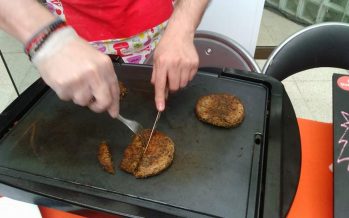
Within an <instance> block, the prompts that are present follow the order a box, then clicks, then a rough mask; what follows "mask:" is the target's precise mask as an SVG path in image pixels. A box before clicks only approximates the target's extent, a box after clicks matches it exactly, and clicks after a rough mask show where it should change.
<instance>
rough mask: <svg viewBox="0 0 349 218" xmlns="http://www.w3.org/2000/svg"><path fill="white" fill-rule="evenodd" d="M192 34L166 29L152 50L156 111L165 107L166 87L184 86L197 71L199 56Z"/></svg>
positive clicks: (170, 89) (172, 88)
mask: <svg viewBox="0 0 349 218" xmlns="http://www.w3.org/2000/svg"><path fill="white" fill-rule="evenodd" d="M193 40H194V36H193V35H186V34H184V33H178V32H175V31H173V32H169V31H166V32H165V34H164V35H163V37H162V39H161V40H160V42H159V44H158V46H157V47H156V49H155V51H154V60H153V73H152V78H151V82H152V84H154V86H155V104H156V107H157V109H158V111H163V110H164V109H165V98H166V97H167V96H166V89H167V88H168V89H169V91H171V92H174V91H177V90H178V89H180V88H184V87H185V86H186V85H187V84H188V82H189V81H191V80H192V79H193V77H194V76H195V74H196V73H197V69H198V66H199V56H198V53H197V51H196V49H195V46H194V43H193Z"/></svg>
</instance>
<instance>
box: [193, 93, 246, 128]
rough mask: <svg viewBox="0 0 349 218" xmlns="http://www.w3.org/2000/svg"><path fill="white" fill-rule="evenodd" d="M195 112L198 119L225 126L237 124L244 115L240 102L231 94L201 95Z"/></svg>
mask: <svg viewBox="0 0 349 218" xmlns="http://www.w3.org/2000/svg"><path fill="white" fill-rule="evenodd" d="M195 112H196V115H197V117H198V118H199V120H201V121H203V122H206V123H209V124H212V125H215V126H220V127H225V128H230V127H235V126H238V125H239V124H240V123H241V122H242V121H243V119H244V116H245V112H244V106H243V104H242V102H241V101H240V100H239V99H238V98H237V97H236V96H234V95H231V94H212V95H206V96H202V97H201V98H200V99H199V100H198V102H197V103H196V107H195Z"/></svg>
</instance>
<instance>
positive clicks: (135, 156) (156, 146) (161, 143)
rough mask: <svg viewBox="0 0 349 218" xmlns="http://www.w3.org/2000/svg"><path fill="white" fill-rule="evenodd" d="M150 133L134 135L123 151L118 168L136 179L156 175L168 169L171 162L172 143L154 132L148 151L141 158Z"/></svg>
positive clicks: (162, 135)
mask: <svg viewBox="0 0 349 218" xmlns="http://www.w3.org/2000/svg"><path fill="white" fill-rule="evenodd" d="M150 132H151V130H150V129H145V130H143V131H142V132H141V133H140V134H138V135H136V136H135V137H134V138H133V140H132V142H131V144H130V145H128V146H127V148H126V149H125V151H124V157H123V159H122V161H121V165H120V167H121V169H122V170H124V171H126V172H128V173H131V174H133V175H134V176H135V177H136V178H146V177H149V176H154V175H157V174H159V173H161V172H162V171H163V170H165V169H166V168H167V167H169V166H170V164H171V163H172V160H173V155H174V143H173V141H172V140H171V139H170V138H169V137H168V136H166V135H165V134H163V133H161V132H159V131H154V133H153V136H152V137H151V140H150V143H149V146H148V149H147V151H146V152H145V154H144V156H143V158H142V153H143V149H144V148H145V146H146V144H147V140H148V138H149V135H150ZM141 158H142V159H141ZM140 159H141V160H140Z"/></svg>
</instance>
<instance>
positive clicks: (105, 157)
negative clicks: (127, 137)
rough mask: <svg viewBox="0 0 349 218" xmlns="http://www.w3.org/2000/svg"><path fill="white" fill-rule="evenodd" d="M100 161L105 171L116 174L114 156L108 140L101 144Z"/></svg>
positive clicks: (99, 150)
mask: <svg viewBox="0 0 349 218" xmlns="http://www.w3.org/2000/svg"><path fill="white" fill-rule="evenodd" d="M98 161H99V163H100V164H101V166H102V167H103V169H104V170H105V171H107V172H108V173H110V174H115V169H114V164H113V160H112V156H111V153H110V150H109V146H108V144H107V143H106V142H102V143H101V144H99V149H98Z"/></svg>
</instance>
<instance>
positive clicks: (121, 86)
mask: <svg viewBox="0 0 349 218" xmlns="http://www.w3.org/2000/svg"><path fill="white" fill-rule="evenodd" d="M118 83H119V89H120V99H122V98H123V97H125V95H126V93H127V88H126V86H125V85H124V83H123V82H120V81H118Z"/></svg>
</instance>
